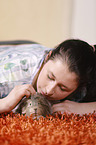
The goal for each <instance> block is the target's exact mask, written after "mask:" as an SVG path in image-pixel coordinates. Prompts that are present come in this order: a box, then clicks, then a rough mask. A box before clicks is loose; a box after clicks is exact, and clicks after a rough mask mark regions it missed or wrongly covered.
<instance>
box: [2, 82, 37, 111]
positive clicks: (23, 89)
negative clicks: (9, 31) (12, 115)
mask: <svg viewBox="0 0 96 145" xmlns="http://www.w3.org/2000/svg"><path fill="white" fill-rule="evenodd" d="M35 93H36V91H35V90H34V88H33V87H32V85H30V84H25V85H19V86H16V87H15V88H14V89H13V90H12V91H11V92H10V93H9V95H8V96H6V97H5V98H3V99H0V113H4V112H9V111H11V110H12V109H13V108H14V107H15V106H16V105H17V104H18V103H19V101H20V100H21V99H22V98H23V97H24V96H26V97H29V96H30V95H31V94H35Z"/></svg>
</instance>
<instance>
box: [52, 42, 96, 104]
mask: <svg viewBox="0 0 96 145" xmlns="http://www.w3.org/2000/svg"><path fill="white" fill-rule="evenodd" d="M56 58H60V59H61V58H62V60H63V61H66V62H67V64H68V66H69V71H70V72H75V73H76V75H77V76H78V84H79V86H78V88H77V90H76V91H75V94H76V92H79V95H80V92H81V94H82V91H83V95H80V97H78V96H77V95H76V98H75V99H74V100H76V99H77V101H81V100H83V98H84V97H85V98H86V97H87V99H88V94H89V95H93V96H94V93H95V94H96V91H94V90H95V86H94V85H93V84H95V80H94V79H95V71H96V56H95V53H94V51H93V47H92V46H91V45H89V44H88V43H87V42H85V41H82V40H79V39H70V40H66V41H64V42H62V43H61V44H60V45H58V46H57V47H56V48H55V49H54V50H53V51H52V55H51V57H50V59H56ZM93 86H94V87H93ZM81 90H82V91H81ZM73 94H74V93H73ZM90 97H91V96H90ZM70 98H71V97H70Z"/></svg>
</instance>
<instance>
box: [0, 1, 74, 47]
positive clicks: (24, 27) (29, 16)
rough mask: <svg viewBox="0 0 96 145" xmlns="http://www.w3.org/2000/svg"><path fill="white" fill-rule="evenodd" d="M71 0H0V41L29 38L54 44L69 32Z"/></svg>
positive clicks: (48, 44)
mask: <svg viewBox="0 0 96 145" xmlns="http://www.w3.org/2000/svg"><path fill="white" fill-rule="evenodd" d="M71 14H72V1H71V0H0V41H1V40H16V39H18V40H20V39H24V40H33V41H36V42H39V43H41V44H43V45H45V46H48V47H54V46H55V45H57V44H58V43H60V42H61V41H63V40H64V39H67V38H69V37H70V34H71V27H70V24H71Z"/></svg>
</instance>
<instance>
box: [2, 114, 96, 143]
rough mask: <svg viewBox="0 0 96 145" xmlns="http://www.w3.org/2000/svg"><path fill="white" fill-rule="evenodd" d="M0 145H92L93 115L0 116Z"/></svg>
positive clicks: (95, 134) (95, 122)
mask: <svg viewBox="0 0 96 145" xmlns="http://www.w3.org/2000/svg"><path fill="white" fill-rule="evenodd" d="M0 145H96V113H95V112H94V113H93V114H89V115H86V114H85V115H83V116H79V115H75V114H71V115H67V114H66V113H64V114H63V115H61V114H60V113H58V114H56V115H55V116H47V117H46V118H44V117H41V118H39V120H33V119H32V116H30V117H26V116H23V115H15V114H13V113H10V114H0Z"/></svg>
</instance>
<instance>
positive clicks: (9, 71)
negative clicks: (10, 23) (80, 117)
mask: <svg viewBox="0 0 96 145" xmlns="http://www.w3.org/2000/svg"><path fill="white" fill-rule="evenodd" d="M24 47H25V46H19V47H16V48H15V49H13V46H11V48H6V49H7V50H4V49H3V50H2V51H1V56H2V59H1V68H0V69H1V70H0V72H1V73H0V78H1V81H0V82H1V88H0V92H1V98H2V99H0V113H1V112H6V111H11V110H12V109H13V108H14V107H15V106H16V105H17V103H18V102H19V101H20V100H21V99H22V98H23V97H24V96H26V97H29V96H30V94H35V93H36V92H39V93H41V94H43V95H44V96H46V98H47V99H48V100H50V101H51V103H52V104H53V107H52V108H53V112H56V111H61V112H62V113H63V112H68V113H79V114H84V113H92V112H93V111H94V110H96V102H95V101H96V91H95V90H96V89H95V88H96V82H95V80H96V79H95V77H96V56H95V52H94V51H95V50H94V47H92V46H90V45H89V44H88V43H86V42H84V41H81V40H75V39H71V40H66V41H64V42H62V43H61V44H60V45H58V46H57V47H56V48H55V49H52V50H50V49H48V48H43V46H41V45H39V44H33V45H31V46H30V45H29V46H27V47H29V48H30V47H31V49H28V48H27V49H26V47H25V49H24ZM11 50H12V51H11ZM20 50H21V53H20ZM22 50H23V51H22ZM45 50H47V51H46V52H45ZM28 52H29V53H30V54H29V53H28ZM2 53H3V54H2ZM17 53H18V55H16V54H17ZM6 54H7V55H6ZM12 54H13V55H12ZM11 55H12V57H11ZM5 56H6V57H8V58H7V59H6V57H5ZM10 58H11V59H10ZM21 58H22V60H21ZM29 58H30V60H29V62H28V59H29ZM41 58H42V59H41ZM26 61H27V62H28V63H27V64H26ZM13 62H15V63H13ZM30 62H31V63H30ZM38 63H39V65H38ZM25 64H26V65H25ZM29 66H30V67H29ZM4 68H5V69H4ZM6 75H7V77H6ZM30 80H31V83H30ZM15 85H16V86H15Z"/></svg>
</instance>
